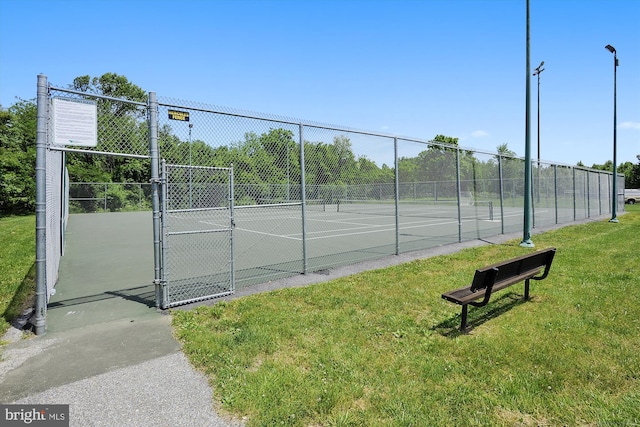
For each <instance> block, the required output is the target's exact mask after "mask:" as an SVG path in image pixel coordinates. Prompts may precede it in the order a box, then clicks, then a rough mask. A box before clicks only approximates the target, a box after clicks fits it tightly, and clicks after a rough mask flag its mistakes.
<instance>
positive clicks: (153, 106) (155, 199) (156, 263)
mask: <svg viewBox="0 0 640 427" xmlns="http://www.w3.org/2000/svg"><path fill="white" fill-rule="evenodd" d="M148 103H149V109H148V119H149V155H150V157H151V180H150V181H151V194H152V198H151V204H152V207H153V268H154V275H153V283H154V285H155V288H156V307H157V308H165V306H164V305H165V301H166V300H164V298H163V289H162V279H163V273H162V266H163V262H162V260H163V258H162V246H161V238H162V237H161V236H162V228H161V227H162V224H161V215H160V191H162V188H164V186H162V187H161V185H160V184H161V182H160V169H159V168H160V152H159V151H158V100H157V98H156V93H155V92H149V99H148ZM163 176H165V174H163ZM163 200H166V199H165V198H163Z"/></svg>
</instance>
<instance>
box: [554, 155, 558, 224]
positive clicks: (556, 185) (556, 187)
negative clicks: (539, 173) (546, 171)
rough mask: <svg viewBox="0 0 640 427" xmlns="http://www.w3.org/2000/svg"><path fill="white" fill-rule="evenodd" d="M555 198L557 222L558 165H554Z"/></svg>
mask: <svg viewBox="0 0 640 427" xmlns="http://www.w3.org/2000/svg"><path fill="white" fill-rule="evenodd" d="M553 198H554V206H555V210H556V224H557V223H558V165H553Z"/></svg>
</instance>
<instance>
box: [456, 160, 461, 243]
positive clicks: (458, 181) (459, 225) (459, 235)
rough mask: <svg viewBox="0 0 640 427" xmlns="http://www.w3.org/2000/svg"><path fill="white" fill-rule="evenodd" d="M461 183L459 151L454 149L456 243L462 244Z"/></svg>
mask: <svg viewBox="0 0 640 427" xmlns="http://www.w3.org/2000/svg"><path fill="white" fill-rule="evenodd" d="M461 185H462V183H461V182H460V149H459V148H456V193H457V197H458V243H460V242H462V209H461V208H460V203H462V193H461V191H462V188H461Z"/></svg>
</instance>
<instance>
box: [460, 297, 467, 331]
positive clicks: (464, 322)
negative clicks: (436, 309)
mask: <svg viewBox="0 0 640 427" xmlns="http://www.w3.org/2000/svg"><path fill="white" fill-rule="evenodd" d="M460 332H467V304H464V305H463V306H462V321H461V322H460Z"/></svg>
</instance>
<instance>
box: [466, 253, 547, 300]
mask: <svg viewBox="0 0 640 427" xmlns="http://www.w3.org/2000/svg"><path fill="white" fill-rule="evenodd" d="M555 253H556V248H549V249H544V250H541V251H537V252H533V253H530V254H526V255H522V256H519V257H517V258H513V259H510V260H507V261H503V262H499V263H497V264H493V265H490V266H488V267H484V268H482V269H480V270H476V276H478V275H481V277H482V278H484V277H485V276H486V274H488V271H491V270H494V269H496V270H497V273H496V277H495V281H491V282H489V281H487V280H481V279H479V280H477V281H476V276H474V280H473V283H472V284H471V291H472V292H475V291H478V290H480V289H484V288H486V287H487V286H488V285H489V284H491V285H493V283H494V282H495V283H498V282H501V281H506V280H509V279H511V278H513V277H517V276H520V275H522V274H525V273H528V272H532V273H537V272H539V271H540V270H541V269H542V268H544V272H543V274H542V276H540V279H543V278H545V277H546V276H547V274H549V267H550V266H551V262H552V261H553V257H554V255H555Z"/></svg>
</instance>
